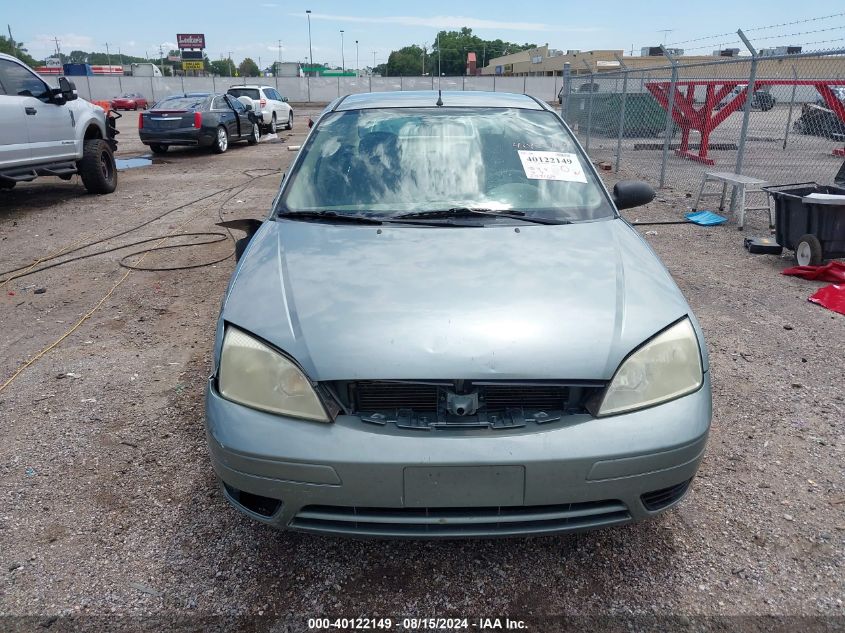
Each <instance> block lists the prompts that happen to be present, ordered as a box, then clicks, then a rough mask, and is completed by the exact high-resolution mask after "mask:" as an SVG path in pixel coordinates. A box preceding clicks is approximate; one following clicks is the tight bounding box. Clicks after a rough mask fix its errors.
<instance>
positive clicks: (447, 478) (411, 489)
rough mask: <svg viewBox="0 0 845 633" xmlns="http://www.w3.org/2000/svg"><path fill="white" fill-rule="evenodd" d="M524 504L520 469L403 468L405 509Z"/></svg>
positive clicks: (518, 467)
mask: <svg viewBox="0 0 845 633" xmlns="http://www.w3.org/2000/svg"><path fill="white" fill-rule="evenodd" d="M524 501H525V467H524V466H432V467H420V466H412V467H408V468H405V472H404V504H405V507H406V508H471V507H495V506H518V505H523V503H524Z"/></svg>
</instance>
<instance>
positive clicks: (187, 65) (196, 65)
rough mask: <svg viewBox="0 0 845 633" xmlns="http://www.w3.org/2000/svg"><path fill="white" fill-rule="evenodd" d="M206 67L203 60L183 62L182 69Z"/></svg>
mask: <svg viewBox="0 0 845 633" xmlns="http://www.w3.org/2000/svg"><path fill="white" fill-rule="evenodd" d="M203 68H205V64H204V63H203V62H182V70H202V69H203Z"/></svg>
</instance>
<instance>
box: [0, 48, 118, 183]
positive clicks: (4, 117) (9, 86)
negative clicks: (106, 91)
mask: <svg viewBox="0 0 845 633" xmlns="http://www.w3.org/2000/svg"><path fill="white" fill-rule="evenodd" d="M58 83H59V87H58V88H53V87H52V86H49V85H48V84H47V83H46V82H45V81H44V80H43V79H41V78H40V77H39V76H38V75H36V74H35V72H33V71H32V70H31V69H30V68H29V67H28V66H27V65H26V64H24V63H23V62H21V61H20V60H19V59H17V58H15V57H12V56H11V55H4V54H2V53H0V130H2V133H0V189H11V188H13V187H14V186H15V185H16V184H17V183H19V182H29V181H31V180H35V178H37V177H38V176H58V177H59V178H62V179H64V180H70V178H71V177H72V176H74V175H75V174H79V175H80V177H81V178H82V184H83V185H85V188H86V189H87V190H88V191H89V192H90V193H111V192H112V191H114V190H115V189H116V188H117V169H116V167H115V162H114V150H115V149H116V148H117V141H116V140H115V138H114V137H115V135H116V134H117V131H116V129H115V127H114V119H113V118H111V117H108V116H107V115H106V113H105V111H104V110H103V109H102V108H101V107H99V106H95V105H94V104H92V103H89V102H87V101H85V100H83V99H79V98H78V97H77V94H76V88H75V87H74V85H73V84H72V83H71V82H70V81H68V80H67V79H66V78H64V77H59V80H58Z"/></svg>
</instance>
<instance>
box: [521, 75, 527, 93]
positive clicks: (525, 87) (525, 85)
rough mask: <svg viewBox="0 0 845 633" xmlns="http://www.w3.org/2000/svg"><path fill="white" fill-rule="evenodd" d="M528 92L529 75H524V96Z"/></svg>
mask: <svg viewBox="0 0 845 633" xmlns="http://www.w3.org/2000/svg"><path fill="white" fill-rule="evenodd" d="M526 92H528V75H527V74H526V75H523V77H522V94H525V93H526Z"/></svg>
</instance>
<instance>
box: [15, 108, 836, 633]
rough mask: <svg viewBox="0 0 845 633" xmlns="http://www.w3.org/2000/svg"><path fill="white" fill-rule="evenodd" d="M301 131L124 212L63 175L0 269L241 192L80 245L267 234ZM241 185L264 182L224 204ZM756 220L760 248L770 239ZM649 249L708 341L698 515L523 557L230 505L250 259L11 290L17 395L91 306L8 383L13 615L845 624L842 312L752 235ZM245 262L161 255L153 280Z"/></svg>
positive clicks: (131, 151)
mask: <svg viewBox="0 0 845 633" xmlns="http://www.w3.org/2000/svg"><path fill="white" fill-rule="evenodd" d="M296 115H297V118H296V124H295V129H294V130H293V132H292V133H281V134H280V136H281V138H280V139H279V140H277V141H272V142H266V143H262V144H259V145H258V146H256V147H248V146H246V145H245V144H238V145H235V146H232V147H231V148H230V151H229V152H227V153H226V154H224V155H222V156H214V155H212V154H210V153H207V152H201V151H191V150H185V151H177V152H171V153H170V154H168V155H166V156H164V158H163V160H162V161H159V162H158V163H157V164H154V165H152V166H150V167H145V168H141V169H133V170H129V171H126V172H122V173H121V174H120V185H119V188H118V191H117V192H116V193H114V194H113V195H110V196H102V197H100V196H89V195H86V194H85V193H84V190H83V189H82V187H81V185H80V184H79V183H76V182H74V181H71V182H62V181H59V180H52V179H42V180H40V181H38V182H36V183H33V184H29V185H22V186H19V187H18V188H16V189H15V190H13V191H11V192H2V191H0V271H2V270H8V269H11V268H15V267H17V266H20V265H21V264H26V263H29V262H32V261H34V260H37V259H39V258H41V257H44V256H45V255H46V254H48V253H53V252H56V251H58V250H61V249H64V248H68V247H70V246H72V245H77V244H81V243H86V242H88V241H91V240H93V239H99V238H102V237H106V236H109V235H111V234H112V233H116V232H119V231H120V230H123V229H125V228H128V227H130V226H134V225H135V224H139V223H141V222H143V221H144V220H147V219H150V218H152V217H154V216H157V215H159V214H161V213H162V212H163V211H165V210H167V209H170V208H174V207H176V206H177V205H180V204H184V203H188V202H191V201H193V200H196V199H198V198H200V197H202V196H204V195H207V194H210V193H213V192H215V191H217V190H222V189H225V188H229V189H225V190H224V191H222V192H221V193H218V194H216V195H214V196H212V197H210V198H208V199H207V200H204V201H203V202H200V203H196V204H193V205H190V206H187V207H185V208H184V209H182V210H178V211H175V212H174V213H172V214H170V215H168V216H166V217H165V218H163V219H161V220H158V221H156V222H153V223H151V224H150V225H148V226H146V227H144V228H142V229H140V230H138V231H136V232H134V233H132V234H130V235H127V236H124V237H121V238H116V239H113V240H111V241H108V242H107V243H106V244H105V245H101V246H98V247H94V248H88V249H86V250H84V251H82V252H83V253H88V252H92V251H93V250H97V249H98V248H103V247H105V246H113V245H119V244H125V243H127V242H130V241H134V240H137V239H141V238H146V237H156V236H161V235H164V234H167V233H170V232H174V231H208V230H214V229H215V227H214V223H215V222H217V221H219V217H218V212H219V213H220V214H222V217H225V218H227V219H229V218H236V217H261V216H262V215H263V214H264V213H265V212H266V210H267V209H268V208H269V204H270V201H271V199H272V198H273V196H274V194H275V192H276V190H277V187H278V183H279V180H280V174H279V173H274V172H277V171H284V170H285V169H286V167H287V165H288V164H289V162H290V160H291V158H292V157H293V156H294V153H293V152H290V151H288V149H287V145H288V144H298V143H300V142H301V141H302V139H303V136H304V131H305V130H306V128H305V125H304V122H305V116H306V113H305V112H304V110H303V109H298V110H297V113H296ZM120 123H121V131H122V135H121V137H120V141H121V149H120V152H119V154H120V156H123V157H129V156H137V155H139V154H141V153H143V150H144V148H143V146H142V145H141V144H140V142H139V141H138V139H137V134H136V133H135V131H134V126H135V118H134V117H133V116H131V115H130V116H128V117H125V118H124V119H123V120H122V121H121V122H120ZM247 170H257V171H252V172H250V173H251V174H252V175H261V174H265V175H266V176H265V177H263V178H260V179H258V180H254V181H252V182H251V184H250V185H249V186H248V187H247V188H246V189H243V190H242V191H238V190H237V189H232V187H236V186H237V185H239V184H246V183H248V182H249V176H248V175H245V174H244V171H247ZM260 170H264V171H260ZM623 175H625V174H623ZM631 175H632V174H627V176H629V177H630V176H631ZM608 180H609V181H610V182H612V178H608ZM685 193H686V192H676V191H672V190H664V191H661V192H660V194H659V196H658V199H657V200H656V201H655V202H654V203H652V204H650V205H648V206H647V207H644V208H640V209H635V210H631V211H628V212H626V215H627V217H629V219H631V220H635V219H640V220H642V221H646V220H662V219H676V218H678V217H680V214H681V213H682V212H684V211H685V210H686V206H687V205H689V202H690V201H689V199H688V197H687V196H686V195H685ZM233 194H234V195H233ZM227 198H229V199H228V200H227ZM750 216H751V217H750V218H749V219H748V220H747V226H746V231H745V234H757V235H763V234H766V233H767V232H768V229H767V226H766V222H765V220H764V219H763V218H762V217H760V215H759V214H750ZM640 231H642V232H643V233H646V234H647V235H646V237H647V239H648V241H649V242H650V243H651V245H652V247H653V248H654V250H655V251H656V252H657V253H658V255H659V256H660V257H661V258H662V260H663V261H664V262H665V264H666V265H667V267H668V268H669V270H670V271H671V273H672V274H673V276H674V277H675V279H676V280H677V282H678V284H679V285H680V287H681V289H682V291H683V292H684V294H685V295H686V297H687V298H688V300H689V301H690V303H691V305H692V307H693V309H694V310H695V312H696V314H697V316H698V318H699V320H700V321H701V323H702V326H703V328H704V331H705V334H706V336H707V338H708V343H709V346H710V360H711V366H712V375H713V400H714V410H715V415H714V421H713V430H712V434H711V439H710V444H709V447H708V450H707V453H706V457H705V459H704V462H703V464H702V467H701V470H700V472H699V476H698V478H697V479H696V480H695V483H694V487H693V490H692V492H691V494H690V495H689V497H688V498H687V499H686V501H684V502H683V503H682V504H681V505H680V506H679V507H678V508H677V509H676V510H674V511H672V512H669V513H667V514H665V515H662V516H661V517H660V518H658V519H656V520H654V521H651V522H647V523H642V524H636V525H630V526H626V527H622V528H614V529H609V530H603V531H597V532H592V533H586V534H579V535H572V536H562V537H547V538H539V539H529V540H498V541H470V542H460V541H457V542H379V541H350V540H343V539H334V538H325V537H315V536H308V535H302V534H294V533H280V532H277V531H274V530H272V529H269V528H267V527H265V526H263V525H259V524H257V523H255V522H252V521H250V520H249V519H246V518H244V517H243V516H241V515H240V514H238V513H237V512H235V511H234V510H233V509H231V508H230V507H229V506H228V505H227V504H226V503H225V502H224V501H223V499H222V497H221V495H220V493H219V491H218V488H217V485H216V482H215V479H214V476H213V474H212V470H211V466H210V463H209V459H208V455H207V452H206V447H205V437H204V432H203V423H202V417H203V404H202V391H203V387H204V384H205V379H206V376H207V375H208V372H209V368H210V350H211V345H212V338H213V333H214V327H213V325H214V320H215V318H216V316H217V312H218V310H219V300H220V297H221V295H222V293H223V291H224V289H225V286H226V283H227V281H228V279H229V275H230V274H231V271H232V268H233V265H234V264H233V260H232V259H227V260H226V261H224V262H222V263H220V264H217V265H215V266H210V267H204V268H196V269H192V270H185V271H178V272H132V273H130V274H128V275H127V274H126V270H125V269H123V268H120V267H119V265H118V260H119V259H120V258H121V257H123V256H124V255H126V254H127V252H131V251H132V250H133V249H129V251H126V250H123V251H116V252H113V253H108V254H105V255H101V256H98V257H93V258H89V259H84V260H81V261H79V262H75V263H73V264H69V265H67V266H62V267H59V268H53V269H51V270H47V271H44V272H39V273H37V274H34V275H30V276H27V277H24V278H21V279H16V280H13V281H11V282H9V283H8V284H7V285H6V286H4V287H2V289H0V322H2V323H3V328H2V331H0V384H2V383H3V382H5V381H6V380H7V379H8V378H9V377H10V376H12V375H13V373H14V372H15V371H16V370H17V369H18V368H19V367H20V366H21V364H22V363H24V362H25V361H26V360H27V359H30V358H32V357H33V356H35V355H36V354H38V353H39V352H40V351H42V350H43V349H45V348H46V347H47V346H48V345H50V344H52V343H54V342H55V341H57V340H59V339H60V337H62V336H63V335H64V334H65V333H66V332H67V331H68V330H69V329H70V328H71V327H72V326H73V325H74V324H76V323H77V322H78V321H79V320H80V319H82V318H83V317H84V316H85V315H87V314H89V312H90V311H92V309H93V308H95V307H96V308H97V309H96V310H94V311H93V313H91V314H90V317H89V318H87V320H85V321H84V322H82V324H81V325H79V327H78V328H76V329H75V330H73V331H72V332H71V333H70V334H69V335H67V336H66V337H65V338H64V339H62V340H61V341H60V342H59V343H58V344H57V345H56V346H55V347H54V348H53V349H51V350H49V351H48V352H46V353H45V354H44V355H43V356H42V357H40V359H39V360H37V361H36V362H34V363H33V364H31V365H30V366H29V367H27V368H26V369H25V370H24V371H23V372H21V373H20V374H19V375H18V376H17V378H16V379H15V380H14V381H13V382H12V383H11V384H10V385H9V386H8V387H7V388H6V389H5V390H2V391H0V433H2V438H3V439H2V443H0V614H2V615H7V616H21V615H30V616H39V618H44V617H47V616H66V615H72V616H76V618H77V619H76V621H77V622H89V623H90V622H94V621H96V622H100V623H101V624H103V626H104V627H105V628H109V627H110V626H112V625H113V624H114V623H115V622H117V620H109V619H108V618H100V619H98V620H90V621H86V620H85V619H84V615H85V614H92V615H97V616H108V615H110V614H113V615H114V616H117V615H121V616H159V617H163V618H165V621H167V619H169V618H171V617H177V616H190V617H196V618H200V617H206V616H215V617H217V616H227V617H228V616H252V615H258V614H262V615H264V616H292V617H293V620H292V621H293V622H294V623H299V625H300V626H304V624H303V623H304V621H305V620H304V619H303V617H302V616H303V614H304V615H311V616H339V615H342V616H354V615H366V616H374V615H407V616H418V617H421V616H468V615H481V616H488V615H490V616H495V615H499V616H503V615H507V614H510V615H512V616H519V617H525V618H529V619H530V618H538V617H541V616H544V615H560V614H567V615H598V614H639V615H657V614H676V615H684V616H701V615H722V616H735V615H763V614H768V615H827V616H840V617H841V616H843V615H845V608H843V603H842V598H843V594H845V573H843V562H845V558H844V557H843V545H845V516H843V510H845V480H843V466H842V465H843V447H845V437H843V428H842V424H843V419H845V415H843V413H845V400H843V398H845V390H843V378H842V377H843V375H845V358H843V352H842V350H843V349H845V328H843V317H842V316H839V315H836V314H834V313H833V312H829V311H827V310H824V309H823V308H821V307H819V306H815V305H813V304H810V303H808V302H807V300H806V299H807V297H808V296H809V295H810V294H812V292H813V291H814V289H815V288H816V287H817V286H819V285H821V284H816V283H813V282H808V281H803V280H799V279H794V278H789V277H784V276H781V275H780V274H779V273H780V271H781V270H782V269H783V268H785V267H787V266H789V265H791V263H792V262H791V260H790V259H787V258H786V257H781V258H778V257H773V256H763V255H760V256H752V255H749V254H748V253H747V252H746V251H744V250H743V248H742V238H743V233H740V232H738V231H737V230H736V226H735V224H730V225H728V226H723V227H716V228H701V227H696V226H693V225H660V226H649V227H642V228H641V229H640ZM227 249H228V250H231V243H225V244H216V245H212V246H208V247H202V248H196V249H188V250H178V251H163V252H160V253H157V254H154V255H150V256H148V257H146V258H145V259H144V261H143V265H145V266H173V265H188V264H196V263H201V262H204V261H210V260H213V259H217V258H219V257H222V256H224V255H225V254H226V253H227ZM135 250H137V249H135ZM130 261H137V258H130ZM2 278H3V277H2V276H0V279H2ZM116 284H117V285H116ZM41 289H44V292H38V291H39V290H41ZM110 292H111V294H108V293H110ZM104 297H105V299H103V298H104ZM101 301H102V302H101ZM100 302H101V303H100ZM59 621H60V622H61V621H62V620H59ZM838 621H839V622H841V620H838ZM21 622H24V621H21ZM25 622H26V623H28V624H32V626H33V627H35V626H36V624H37V623H38V622H40V623H42V624H43V622H42V621H41V620H32V621H25ZM47 622H48V623H50V622H52V621H51V620H48V621H47ZM194 622H196V620H195V621H194ZM11 623H12V621H11V620H7V621H6V624H9V625H10V624H11ZM28 624H27V626H28ZM805 628H806V627H805ZM533 630H543V629H542V628H535V629H533Z"/></svg>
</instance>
